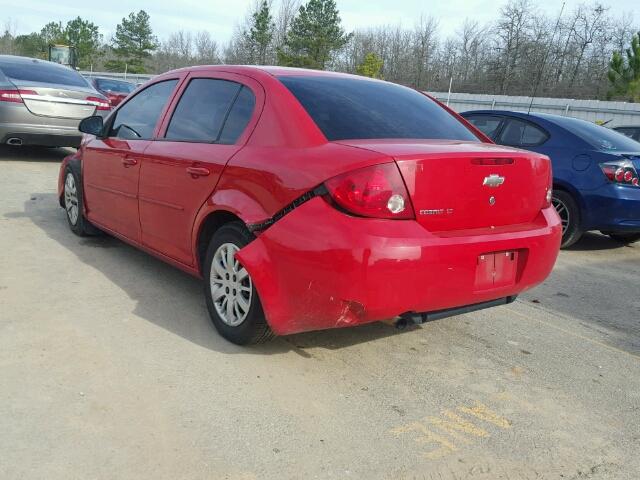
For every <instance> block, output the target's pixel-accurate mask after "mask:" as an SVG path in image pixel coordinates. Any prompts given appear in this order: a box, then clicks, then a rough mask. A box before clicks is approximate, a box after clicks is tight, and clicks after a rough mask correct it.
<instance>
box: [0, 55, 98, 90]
mask: <svg viewBox="0 0 640 480" xmlns="http://www.w3.org/2000/svg"><path fill="white" fill-rule="evenodd" d="M0 70H2V72H3V73H4V74H5V75H6V76H7V77H9V79H10V80H14V81H16V82H35V83H55V84H57V85H68V86H71V87H88V86H89V85H88V84H87V81H86V80H85V79H84V78H82V75H80V74H79V73H78V72H75V71H73V70H71V69H70V68H68V67H63V66H60V65H52V64H49V63H45V62H41V61H39V60H33V61H32V62H0Z"/></svg>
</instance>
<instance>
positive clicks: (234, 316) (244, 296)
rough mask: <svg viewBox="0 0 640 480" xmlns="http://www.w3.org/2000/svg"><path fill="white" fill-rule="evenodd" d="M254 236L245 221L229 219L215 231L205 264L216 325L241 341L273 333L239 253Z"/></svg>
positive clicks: (232, 339)
mask: <svg viewBox="0 0 640 480" xmlns="http://www.w3.org/2000/svg"><path fill="white" fill-rule="evenodd" d="M253 239H254V237H253V236H252V235H251V233H250V232H249V231H248V230H247V229H246V227H245V226H244V224H242V223H241V222H232V223H227V224H226V225H223V226H222V227H220V228H219V229H218V230H217V231H216V233H215V234H214V235H213V238H212V239H211V242H210V243H209V247H208V248H207V253H206V255H205V263H204V268H203V274H204V275H203V276H204V294H205V298H206V301H207V309H208V310H209V316H210V317H211V321H212V322H213V325H214V327H216V330H218V333H220V335H222V336H223V337H224V338H226V339H227V340H229V341H230V342H232V343H235V344H237V345H250V344H256V343H262V342H265V341H267V340H269V339H271V338H272V337H273V332H272V331H271V329H270V328H269V325H268V323H267V320H266V318H265V315H264V311H263V309H262V304H261V303H260V298H259V297H258V292H257V290H256V287H255V285H254V284H253V281H252V279H251V276H250V275H249V273H248V272H247V270H246V269H245V268H244V267H243V266H242V265H241V264H240V262H239V261H238V260H237V259H236V258H235V253H236V252H237V251H238V250H240V249H241V248H243V247H245V246H246V245H248V244H249V243H250V242H251V241H252V240H253Z"/></svg>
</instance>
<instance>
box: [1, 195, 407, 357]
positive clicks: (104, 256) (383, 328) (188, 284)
mask: <svg viewBox="0 0 640 480" xmlns="http://www.w3.org/2000/svg"><path fill="white" fill-rule="evenodd" d="M5 216H6V217H8V218H28V219H30V220H31V221H32V222H33V223H34V224H35V225H36V226H37V227H39V228H40V229H41V230H43V231H44V233H45V234H46V235H47V236H48V237H49V238H51V239H53V240H54V241H56V242H57V243H58V244H60V245H61V246H63V247H65V248H66V249H68V250H69V251H71V252H72V253H73V254H74V255H75V256H76V257H77V258H78V259H79V260H80V261H81V262H83V263H84V264H87V265H90V266H91V267H93V268H95V269H96V270H98V271H100V272H101V273H102V274H103V275H104V276H105V277H106V278H108V279H109V281H110V282H112V283H113V284H115V285H116V286H117V287H119V288H120V289H121V290H123V291H124V292H126V293H127V295H129V297H130V298H131V299H132V300H133V301H135V308H134V310H133V312H132V313H134V314H135V315H137V316H139V317H141V318H143V319H145V320H147V321H149V322H151V323H154V324H155V325H158V326H159V327H162V328H164V329H166V330H168V331H170V332H172V333H174V334H176V335H179V336H180V337H182V338H185V339H186V340H188V341H190V342H193V343H195V344H198V345H200V346H202V347H205V348H208V349H212V350H216V351H221V352H224V353H242V354H247V353H254V354H260V355H265V354H279V353H286V352H290V351H294V352H295V353H297V354H298V355H300V356H302V357H306V358H310V357H312V355H311V354H309V353H308V352H306V351H305V350H306V349H309V348H324V349H331V350H334V349H341V348H346V347H350V346H352V345H356V344H362V343H367V342H372V341H375V340H378V339H382V338H385V337H388V336H392V335H399V334H402V333H403V332H407V331H410V330H412V329H414V328H419V327H411V328H407V329H405V330H398V329H396V328H395V327H393V326H392V325H389V324H386V323H381V322H377V323H372V324H368V325H362V326H358V327H351V328H340V329H334V330H325V331H319V332H310V333H302V334H296V335H290V336H286V337H278V338H276V339H274V340H273V341H271V342H268V343H265V344H262V345H255V346H252V347H250V348H247V347H238V346H236V345H233V344H231V343H229V342H227V341H226V340H224V339H223V338H222V337H220V336H219V335H218V334H217V332H216V331H215V329H214V327H213V325H212V324H211V322H210V320H209V316H208V312H207V309H206V304H205V301H204V295H203V294H202V282H201V280H199V279H197V278H194V277H192V276H190V275H188V274H186V273H184V272H182V271H180V270H178V269H176V268H174V267H172V266H170V265H168V264H166V263H164V262H162V261H161V260H158V259H156V258H155V257H153V256H151V255H149V254H147V253H145V252H142V251H141V250H138V249H136V248H134V247H132V246H130V245H128V244H126V243H124V242H122V241H120V240H118V239H116V238H113V237H110V236H107V235H104V236H97V237H84V238H81V237H77V236H75V235H74V234H73V233H72V232H71V231H70V230H69V228H68V225H67V221H66V216H65V212H64V210H63V209H61V208H60V207H59V205H58V201H57V198H56V195H55V194H52V193H34V194H32V195H30V197H29V199H28V200H27V201H26V202H25V204H24V211H23V212H13V213H8V214H6V215H5Z"/></svg>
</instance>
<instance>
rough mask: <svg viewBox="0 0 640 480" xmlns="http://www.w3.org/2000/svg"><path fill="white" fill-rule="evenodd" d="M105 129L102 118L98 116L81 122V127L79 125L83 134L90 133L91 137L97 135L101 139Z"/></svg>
mask: <svg viewBox="0 0 640 480" xmlns="http://www.w3.org/2000/svg"><path fill="white" fill-rule="evenodd" d="M103 128H104V124H103V123H102V117H100V116H98V115H94V116H92V117H87V118H85V119H83V120H82V121H81V122H80V125H78V130H80V131H81V132H82V133H88V134H89V135H95V136H96V137H99V136H100V135H101V134H102V129H103Z"/></svg>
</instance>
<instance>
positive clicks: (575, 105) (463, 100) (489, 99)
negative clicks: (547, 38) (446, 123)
mask: <svg viewBox="0 0 640 480" xmlns="http://www.w3.org/2000/svg"><path fill="white" fill-rule="evenodd" d="M80 73H81V74H82V75H84V76H86V77H91V76H95V77H107V78H114V79H120V80H127V81H129V82H133V83H144V82H146V81H147V80H149V79H151V78H153V77H154V75H143V74H124V73H113V72H80ZM428 93H429V94H430V95H432V96H433V97H435V98H437V99H438V100H440V101H441V102H444V103H446V102H447V96H448V94H447V92H428ZM530 103H531V97H512V96H508V95H482V94H476V93H452V94H451V97H450V98H449V106H450V107H451V108H453V109H454V110H455V111H457V112H464V111H467V110H518V111H525V112H526V111H527V110H528V109H529V104H530ZM531 111H532V112H542V113H553V114H556V115H565V116H570V117H575V118H581V119H583V120H588V121H590V122H594V123H595V122H608V123H607V126H608V127H615V126H619V125H640V104H638V103H626V102H603V101H600V100H574V99H571V98H544V97H540V98H536V99H534V101H533V106H532V108H531Z"/></svg>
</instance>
